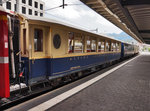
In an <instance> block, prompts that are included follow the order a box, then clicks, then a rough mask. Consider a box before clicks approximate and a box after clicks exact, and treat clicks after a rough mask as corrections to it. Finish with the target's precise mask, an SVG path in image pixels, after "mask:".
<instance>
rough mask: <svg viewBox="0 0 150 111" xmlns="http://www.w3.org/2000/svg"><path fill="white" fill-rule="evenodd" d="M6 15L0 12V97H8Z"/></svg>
mask: <svg viewBox="0 0 150 111" xmlns="http://www.w3.org/2000/svg"><path fill="white" fill-rule="evenodd" d="M9 87H10V86H9V56H8V21H7V14H6V13H5V12H3V11H0V97H2V98H8V97H9V96H10V88H9Z"/></svg>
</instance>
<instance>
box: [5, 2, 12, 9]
mask: <svg viewBox="0 0 150 111" xmlns="http://www.w3.org/2000/svg"><path fill="white" fill-rule="evenodd" d="M11 8H12V7H11V2H9V1H7V2H6V9H8V10H11Z"/></svg>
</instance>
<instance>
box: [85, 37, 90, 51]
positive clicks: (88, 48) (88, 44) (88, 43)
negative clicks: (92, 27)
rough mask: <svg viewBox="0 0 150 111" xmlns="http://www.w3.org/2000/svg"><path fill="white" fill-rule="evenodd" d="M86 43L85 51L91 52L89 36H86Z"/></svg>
mask: <svg viewBox="0 0 150 111" xmlns="http://www.w3.org/2000/svg"><path fill="white" fill-rule="evenodd" d="M86 44H87V52H91V39H90V37H88V39H87V41H86Z"/></svg>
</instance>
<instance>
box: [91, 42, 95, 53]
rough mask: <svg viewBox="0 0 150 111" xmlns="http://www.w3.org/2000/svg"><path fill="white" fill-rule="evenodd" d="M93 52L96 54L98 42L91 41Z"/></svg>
mask: <svg viewBox="0 0 150 111" xmlns="http://www.w3.org/2000/svg"><path fill="white" fill-rule="evenodd" d="M91 52H96V40H92V41H91Z"/></svg>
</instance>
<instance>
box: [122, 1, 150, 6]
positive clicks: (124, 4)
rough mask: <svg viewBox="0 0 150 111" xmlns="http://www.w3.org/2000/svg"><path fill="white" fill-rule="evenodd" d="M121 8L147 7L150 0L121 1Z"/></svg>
mask: <svg viewBox="0 0 150 111" xmlns="http://www.w3.org/2000/svg"><path fill="white" fill-rule="evenodd" d="M121 4H122V6H128V5H148V4H150V0H121Z"/></svg>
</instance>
